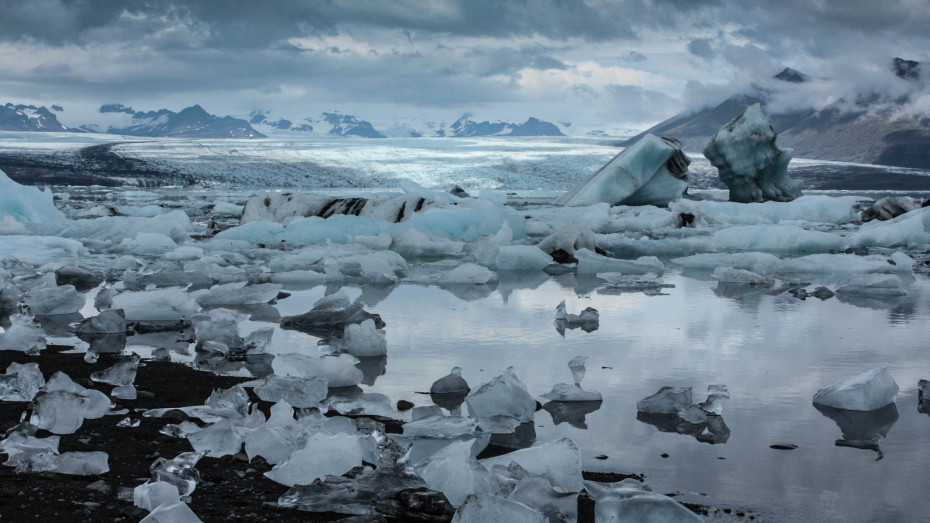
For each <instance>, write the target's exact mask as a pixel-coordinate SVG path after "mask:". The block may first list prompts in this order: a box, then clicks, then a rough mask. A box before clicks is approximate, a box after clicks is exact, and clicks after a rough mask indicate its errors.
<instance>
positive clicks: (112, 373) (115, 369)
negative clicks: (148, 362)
mask: <svg viewBox="0 0 930 523" xmlns="http://www.w3.org/2000/svg"><path fill="white" fill-rule="evenodd" d="M140 360H141V358H140V357H139V355H138V354H133V355H132V356H129V357H128V358H126V359H124V360H123V361H121V362H119V363H117V364H116V365H113V366H112V367H110V368H107V369H104V370H101V371H97V372H94V373H93V374H91V375H90V379H91V380H93V381H96V382H99V383H109V384H110V385H118V386H119V385H131V384H132V382H133V381H135V379H136V372H137V371H138V370H139V361H140Z"/></svg>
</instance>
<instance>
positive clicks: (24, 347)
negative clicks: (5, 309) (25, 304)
mask: <svg viewBox="0 0 930 523" xmlns="http://www.w3.org/2000/svg"><path fill="white" fill-rule="evenodd" d="M34 320H35V317H34V316H33V315H32V314H24V313H18V314H14V315H12V316H10V323H11V325H10V327H9V328H8V329H6V330H5V331H3V332H2V333H0V350H17V351H22V352H25V353H28V354H38V353H39V351H42V350H45V347H46V342H45V331H44V330H42V328H41V327H38V326H37V325H36V324H35V321H34Z"/></svg>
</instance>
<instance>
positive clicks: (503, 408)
mask: <svg viewBox="0 0 930 523" xmlns="http://www.w3.org/2000/svg"><path fill="white" fill-rule="evenodd" d="M465 403H466V404H468V411H469V413H471V415H472V417H474V418H478V419H490V418H493V417H495V416H508V417H512V418H515V419H517V420H518V421H519V422H520V423H525V422H527V421H530V420H532V419H533V413H534V412H536V400H535V399H533V397H532V396H530V393H529V392H527V391H526V385H524V384H523V382H522V381H520V379H519V378H517V375H516V373H514V370H513V367H508V368H507V371H506V372H504V373H503V374H501V375H500V376H498V377H496V378H494V379H492V380H491V381H489V382H487V383H485V384H484V385H482V386H481V388H479V389H478V390H476V391H474V392H472V393H471V394H469V395H468V397H467V398H465Z"/></svg>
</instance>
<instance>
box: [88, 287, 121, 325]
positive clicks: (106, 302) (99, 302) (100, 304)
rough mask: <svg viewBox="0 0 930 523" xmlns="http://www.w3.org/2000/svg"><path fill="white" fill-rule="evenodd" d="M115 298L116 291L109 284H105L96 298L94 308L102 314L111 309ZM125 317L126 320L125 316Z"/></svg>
mask: <svg viewBox="0 0 930 523" xmlns="http://www.w3.org/2000/svg"><path fill="white" fill-rule="evenodd" d="M113 296H116V289H114V288H113V286H112V285H110V284H109V283H108V284H105V285H104V286H103V288H101V289H100V291H98V292H97V296H95V297H94V308H95V309H97V310H98V311H101V312H103V311H105V310H107V309H109V308H110V307H112V306H113ZM123 317H124V318H125V315H123Z"/></svg>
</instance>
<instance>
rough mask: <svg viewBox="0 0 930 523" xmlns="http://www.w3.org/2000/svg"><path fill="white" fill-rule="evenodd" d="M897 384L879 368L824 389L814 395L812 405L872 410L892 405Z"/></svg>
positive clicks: (896, 391) (886, 372)
mask: <svg viewBox="0 0 930 523" xmlns="http://www.w3.org/2000/svg"><path fill="white" fill-rule="evenodd" d="M897 395H898V384H897V383H895V381H894V378H892V377H891V374H890V373H889V372H888V367H879V368H876V369H872V370H869V371H866V372H863V373H862V374H858V375H856V376H853V377H851V378H848V379H845V380H842V381H838V382H836V383H833V384H831V385H829V386H827V387H824V388H822V389H820V390H818V391H817V394H814V403H815V404H817V405H826V406H828V407H834V408H837V409H846V410H863V411H868V410H874V409H877V408H880V407H884V406H885V405H888V404H889V403H894V399H895V396H897Z"/></svg>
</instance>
